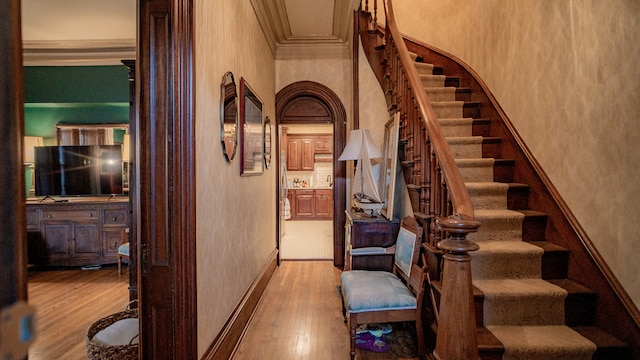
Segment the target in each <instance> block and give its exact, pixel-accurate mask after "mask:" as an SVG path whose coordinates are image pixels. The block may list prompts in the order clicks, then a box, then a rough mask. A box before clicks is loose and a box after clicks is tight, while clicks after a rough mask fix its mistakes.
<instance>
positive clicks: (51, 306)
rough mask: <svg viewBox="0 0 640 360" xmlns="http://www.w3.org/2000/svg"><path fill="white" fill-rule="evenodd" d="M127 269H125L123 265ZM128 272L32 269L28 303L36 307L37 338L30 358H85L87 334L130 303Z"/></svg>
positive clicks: (112, 267) (111, 268) (47, 359)
mask: <svg viewBox="0 0 640 360" xmlns="http://www.w3.org/2000/svg"><path fill="white" fill-rule="evenodd" d="M123 270H124V269H123ZM128 285H129V273H128V271H127V270H124V271H123V274H122V275H118V270H117V266H115V265H107V266H104V267H103V268H102V269H101V270H91V271H82V270H79V269H78V268H74V269H68V270H60V269H56V270H30V271H29V303H30V304H31V305H33V306H34V307H35V308H36V339H35V342H34V343H33V345H32V346H31V348H30V350H29V360H51V359H65V360H76V359H78V360H79V359H86V350H85V339H84V338H85V336H86V332H87V329H88V328H89V326H90V325H91V324H92V323H93V322H94V321H96V320H98V319H100V318H102V317H105V316H108V315H110V314H113V313H116V312H119V311H122V310H124V309H125V307H126V306H127V304H128V303H129V291H128V289H127V288H128Z"/></svg>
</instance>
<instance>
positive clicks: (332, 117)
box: [276, 81, 347, 266]
mask: <svg viewBox="0 0 640 360" xmlns="http://www.w3.org/2000/svg"><path fill="white" fill-rule="evenodd" d="M286 124H309V125H313V124H333V158H332V164H333V179H334V180H333V264H334V266H343V262H344V222H345V213H344V210H345V205H346V195H345V193H346V165H345V163H344V162H339V161H338V157H339V155H340V153H339V150H337V149H342V148H344V145H345V142H346V125H347V113H346V111H345V109H344V105H343V104H342V102H341V101H340V98H339V97H338V96H337V95H336V94H335V93H334V92H333V91H332V90H331V89H329V88H328V87H327V86H325V85H322V84H320V83H317V82H313V81H299V82H296V83H292V84H290V85H287V86H286V87H284V88H283V89H282V90H280V91H279V92H278V93H277V94H276V125H286ZM276 150H277V153H278V155H279V154H280V153H281V151H282V149H281V144H280V142H279V141H278V142H277V146H276ZM278 163H279V164H280V157H279V156H278ZM282 176H283V175H282V171H281V168H280V166H278V179H282ZM280 191H281V182H278V194H280ZM282 212H283V209H282V206H281V205H280V204H279V205H278V213H279V214H282ZM279 219H280V220H279V221H278V225H277V237H276V238H277V239H278V244H277V246H278V248H280V228H281V221H282V219H283V218H282V215H280V216H279Z"/></svg>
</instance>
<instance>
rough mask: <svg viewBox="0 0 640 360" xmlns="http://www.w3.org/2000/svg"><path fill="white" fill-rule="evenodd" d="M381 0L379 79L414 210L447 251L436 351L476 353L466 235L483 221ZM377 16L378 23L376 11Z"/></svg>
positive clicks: (387, 3)
mask: <svg viewBox="0 0 640 360" xmlns="http://www.w3.org/2000/svg"><path fill="white" fill-rule="evenodd" d="M383 1H384V10H385V19H386V27H385V42H386V43H385V46H384V51H385V56H384V62H385V63H384V67H385V69H386V73H385V75H384V78H383V80H381V82H382V85H383V87H384V88H385V89H384V90H385V94H386V98H387V105H388V106H389V111H390V112H399V113H400V121H401V127H400V128H401V130H400V131H401V132H400V137H401V138H402V139H403V143H402V146H404V151H403V154H404V158H401V160H402V161H403V171H404V175H405V181H406V183H407V187H408V188H409V191H410V193H411V194H410V197H411V204H412V208H413V211H414V213H415V214H416V215H418V216H422V217H424V218H429V219H431V220H432V221H430V224H431V229H428V231H429V236H428V239H429V240H428V246H430V247H432V248H435V247H436V246H437V247H438V248H440V249H441V250H442V251H443V252H444V256H443V268H444V272H443V274H444V275H443V278H442V294H443V297H442V298H441V301H440V314H439V317H438V318H439V320H438V329H439V330H438V339H437V341H436V349H435V351H434V353H433V355H434V356H435V358H437V359H443V360H447V359H460V358H465V359H478V358H479V356H478V347H477V339H476V327H475V326H476V325H475V324H476V321H475V314H474V311H473V307H474V305H473V295H472V285H471V280H472V278H471V264H470V262H471V256H469V252H470V251H474V250H477V249H478V246H477V245H476V244H474V243H473V242H472V241H469V240H467V239H466V235H467V234H468V233H471V232H475V231H477V230H478V228H479V227H480V223H479V222H477V221H475V215H474V211H473V205H472V203H471V198H470V196H469V193H468V191H467V188H466V186H465V184H464V181H463V180H462V175H461V173H460V170H459V169H458V166H457V164H456V162H455V159H454V156H453V153H452V151H451V149H450V147H449V144H448V143H447V141H446V139H445V137H444V133H443V131H442V127H441V126H440V123H439V122H438V117H437V115H436V112H435V110H434V109H433V107H432V105H431V101H430V99H429V96H428V95H427V93H426V91H424V86H423V84H422V81H421V80H420V77H419V75H418V71H417V69H416V67H415V65H414V61H413V60H412V59H411V56H410V54H409V51H408V49H407V47H406V45H405V42H404V38H403V36H402V34H401V33H400V31H399V29H398V26H397V24H396V21H395V16H394V13H393V5H392V3H391V0H383ZM366 7H368V3H367V4H366ZM374 9H377V0H376V1H374ZM374 16H375V15H374ZM373 22H374V24H373V27H374V28H375V27H376V26H377V24H376V20H375V17H374V20H373ZM433 220H435V221H433ZM446 236H448V238H447V239H445V240H442V241H440V240H441V239H442V238H444V237H446ZM434 310H435V309H434Z"/></svg>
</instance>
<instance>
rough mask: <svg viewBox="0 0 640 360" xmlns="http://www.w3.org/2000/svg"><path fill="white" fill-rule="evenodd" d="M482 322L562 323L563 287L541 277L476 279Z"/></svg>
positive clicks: (507, 323) (517, 324) (499, 323)
mask: <svg viewBox="0 0 640 360" xmlns="http://www.w3.org/2000/svg"><path fill="white" fill-rule="evenodd" d="M473 285H474V286H476V287H477V288H478V289H480V291H482V292H483V293H484V303H483V319H484V324H485V325H510V326H534V325H535V326H537V325H563V324H564V302H565V299H566V298H567V291H566V290H564V289H562V288H561V287H558V286H555V285H553V284H551V283H549V282H547V281H544V280H542V279H477V280H473Z"/></svg>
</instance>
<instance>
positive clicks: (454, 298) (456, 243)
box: [433, 216, 480, 360]
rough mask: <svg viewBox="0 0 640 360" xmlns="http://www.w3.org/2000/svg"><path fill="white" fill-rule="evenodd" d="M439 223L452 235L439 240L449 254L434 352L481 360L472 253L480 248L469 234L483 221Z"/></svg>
mask: <svg viewBox="0 0 640 360" xmlns="http://www.w3.org/2000/svg"><path fill="white" fill-rule="evenodd" d="M437 224H438V226H439V227H440V229H442V230H444V231H447V232H448V233H449V238H447V239H445V240H442V241H440V242H439V243H438V247H439V248H440V249H442V250H443V251H444V253H445V254H444V266H443V267H444V269H443V273H442V296H441V298H440V312H439V313H440V316H439V322H438V337H437V339H436V349H435V351H434V352H433V355H434V356H435V358H436V359H438V360H457V359H472V360H475V359H479V358H480V356H479V355H478V341H477V339H476V317H475V310H474V304H473V290H472V289H473V288H472V285H471V255H469V252H470V251H475V250H478V248H479V247H478V245H477V244H476V243H474V242H473V241H470V240H467V239H466V236H467V234H469V233H472V232H475V231H478V228H479V227H480V223H479V222H477V221H473V220H463V219H461V218H460V217H459V216H458V217H449V218H442V219H438V221H437Z"/></svg>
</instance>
